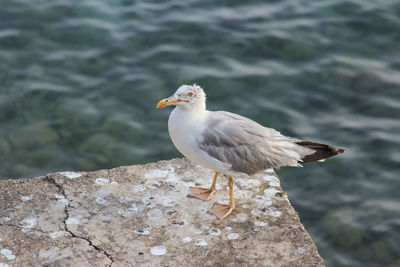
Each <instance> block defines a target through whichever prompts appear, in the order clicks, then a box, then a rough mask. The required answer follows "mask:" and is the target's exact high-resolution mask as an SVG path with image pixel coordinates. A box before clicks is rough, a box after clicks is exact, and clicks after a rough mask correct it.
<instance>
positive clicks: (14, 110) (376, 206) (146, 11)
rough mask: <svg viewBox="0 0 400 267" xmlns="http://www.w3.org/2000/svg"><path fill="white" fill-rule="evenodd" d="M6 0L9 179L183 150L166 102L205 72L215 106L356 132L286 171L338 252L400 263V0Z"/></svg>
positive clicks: (322, 132)
mask: <svg viewBox="0 0 400 267" xmlns="http://www.w3.org/2000/svg"><path fill="white" fill-rule="evenodd" d="M0 3H1V4H2V7H1V8H0V177H1V178H10V177H15V178H17V177H33V176H37V175H43V174H46V173H48V172H54V171H60V170H97V169H104V168H111V167H116V166H121V165H131V164H137V163H145V162H153V161H157V160H160V159H169V158H172V157H177V156H180V155H179V153H178V152H177V151H176V149H175V148H174V147H173V145H172V143H171V141H170V139H169V135H168V131H167V119H168V115H169V112H170V109H164V110H156V109H155V105H156V103H157V101H158V100H159V99H161V98H164V97H166V96H169V95H171V94H172V93H173V92H174V91H175V89H176V88H177V87H179V86H180V85H181V84H183V83H194V82H195V83H197V84H199V85H201V86H203V87H204V88H205V90H206V92H207V96H208V108H209V109H211V110H228V111H232V112H236V113H239V114H242V115H245V116H247V117H250V118H252V119H254V120H256V121H258V122H260V123H262V124H263V125H266V126H269V127H273V128H276V129H278V130H279V131H281V132H282V133H284V134H286V135H290V136H294V137H298V138H304V139H307V140H314V141H320V142H325V143H330V144H333V145H337V146H343V147H347V148H348V151H347V152H346V153H345V154H343V155H341V156H340V157H336V158H333V159H330V160H328V161H326V162H325V163H323V164H321V163H310V164H307V165H305V167H304V168H302V169H298V168H296V169H295V168H283V169H281V170H280V171H279V172H278V174H279V176H280V178H281V182H282V185H283V187H284V189H285V190H287V191H288V194H289V198H290V200H291V202H292V203H293V205H294V206H295V208H296V210H297V211H298V212H299V215H300V217H301V219H302V222H303V223H304V224H305V226H306V228H307V230H308V231H309V232H310V234H311V235H312V237H313V239H314V241H315V242H316V243H317V246H318V248H319V251H320V254H321V255H322V257H323V258H324V260H325V261H326V263H327V265H328V266H400V196H399V195H400V194H399V190H400V168H399V166H400V46H399V44H400V30H399V29H400V3H399V2H398V1H394V0H392V1H390V0H387V1H386V0H381V1H359V0H324V1H322V0H315V1H313V0H303V1H289V0H286V1H285V0H284V1H246V2H244V1H172V0H165V1H160V2H158V1H131V0H118V1H117V0H112V1H111V0H110V1H101V0H97V1H67V0H51V1H50V0H47V1H45V0H41V1H28V0H5V1H0ZM210 179H211V178H210ZM210 181H211V180H210ZM270 245H271V246H273V245H274V244H270Z"/></svg>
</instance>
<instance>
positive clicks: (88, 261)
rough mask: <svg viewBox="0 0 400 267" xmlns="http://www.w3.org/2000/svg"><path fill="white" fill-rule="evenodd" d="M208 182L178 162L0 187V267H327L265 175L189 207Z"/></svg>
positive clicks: (207, 175)
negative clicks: (215, 212) (223, 212)
mask: <svg viewBox="0 0 400 267" xmlns="http://www.w3.org/2000/svg"><path fill="white" fill-rule="evenodd" d="M212 178H213V172H212V171H210V170H207V169H204V168H202V167H200V166H193V165H191V164H190V163H189V162H188V161H187V160H185V159H174V160H170V161H160V162H157V163H152V164H147V165H135V166H128V167H119V168H115V169H111V170H101V171H96V172H60V173H53V174H49V175H47V176H45V177H37V178H34V179H31V180H24V179H20V180H5V181H0V203H1V205H0V266H7V265H9V266H42V265H47V266H324V262H323V261H322V259H321V257H320V256H319V255H318V251H317V248H316V246H315V245H314V243H313V241H312V240H311V238H310V236H309V235H308V233H307V232H306V231H305V229H304V227H303V225H302V224H301V223H300V220H299V217H298V215H297V213H296V212H295V211H294V209H293V207H292V206H291V205H290V203H289V201H288V199H287V197H286V194H285V192H283V191H282V189H281V188H280V186H279V180H278V179H277V177H276V175H275V173H274V172H273V171H272V170H267V171H266V172H264V173H260V174H258V175H255V176H254V177H251V178H244V177H234V178H235V198H236V206H237V208H236V210H235V211H234V212H233V213H232V214H231V215H230V216H229V217H228V218H226V219H224V220H222V221H220V220H218V219H216V217H214V216H212V215H210V214H208V213H207V211H208V210H210V209H211V207H212V204H213V203H214V202H216V201H218V202H220V203H228V202H229V201H228V200H229V194H228V191H227V189H228V188H227V179H226V178H225V177H221V178H220V179H219V181H218V185H217V189H218V190H219V191H218V192H217V193H216V195H215V196H214V198H213V199H212V200H211V201H210V202H203V201H201V200H198V199H193V198H187V195H188V194H189V187H190V186H202V187H209V186H210V185H211V182H212Z"/></svg>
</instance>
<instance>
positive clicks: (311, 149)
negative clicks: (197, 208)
mask: <svg viewBox="0 0 400 267" xmlns="http://www.w3.org/2000/svg"><path fill="white" fill-rule="evenodd" d="M170 105H175V106H176V107H175V108H174V110H173V111H172V112H171V114H170V116H169V119H168V131H169V135H170V137H171V140H172V142H173V143H174V145H175V147H176V148H177V149H178V150H179V152H181V153H182V154H183V155H184V156H185V157H186V158H188V159H189V160H190V161H191V162H192V163H194V164H199V165H201V166H203V167H205V168H208V169H211V170H213V171H215V175H214V179H213V182H212V185H211V188H209V189H208V188H200V187H191V188H190V191H191V194H190V195H189V197H193V198H197V199H200V200H203V201H209V200H211V199H212V197H213V195H214V194H215V192H216V191H217V190H216V188H215V187H216V183H217V178H218V175H219V174H224V175H226V176H228V177H229V182H228V185H229V195H230V204H229V205H224V204H220V203H214V205H213V207H212V209H211V211H210V212H209V213H210V214H213V215H215V216H217V217H218V218H219V219H221V220H222V219H224V218H226V217H227V216H228V215H229V214H231V213H232V211H233V210H234V209H235V200H234V196H233V186H234V181H233V177H235V176H239V175H241V176H243V175H244V176H245V177H249V176H251V175H253V174H256V173H258V172H261V171H263V170H266V169H269V168H275V169H278V168H280V167H282V166H294V167H301V163H305V162H311V161H324V160H325V159H326V158H329V157H332V156H335V155H337V154H339V153H343V152H344V151H345V149H344V148H338V147H334V146H330V145H325V144H319V143H315V142H310V141H303V140H299V139H296V138H291V137H286V136H284V135H282V134H280V133H279V132H278V131H276V130H274V129H271V128H267V127H264V126H262V125H260V124H258V123H257V122H255V121H253V120H250V119H248V118H245V117H243V116H240V115H237V114H234V113H230V112H226V111H208V110H206V94H205V93H204V91H203V89H202V88H201V87H200V86H198V85H196V84H194V85H182V86H180V87H179V88H178V90H177V91H176V92H175V93H174V94H173V95H172V96H170V97H168V98H165V99H162V100H161V101H159V102H158V104H157V108H164V107H166V106H170Z"/></svg>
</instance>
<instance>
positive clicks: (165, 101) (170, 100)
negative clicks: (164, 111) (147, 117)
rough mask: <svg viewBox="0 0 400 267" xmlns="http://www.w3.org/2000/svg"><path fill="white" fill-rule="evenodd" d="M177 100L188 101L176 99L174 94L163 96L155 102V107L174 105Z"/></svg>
mask: <svg viewBox="0 0 400 267" xmlns="http://www.w3.org/2000/svg"><path fill="white" fill-rule="evenodd" d="M179 102H188V101H186V100H181V99H176V98H175V97H174V96H171V97H168V98H164V99H162V100H160V102H158V104H157V108H165V107H166V106H171V105H176V104H177V103H179Z"/></svg>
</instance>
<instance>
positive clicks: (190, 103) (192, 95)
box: [157, 84, 206, 110]
mask: <svg viewBox="0 0 400 267" xmlns="http://www.w3.org/2000/svg"><path fill="white" fill-rule="evenodd" d="M171 105H175V106H177V107H178V108H182V109H203V110H205V109H206V94H205V93H204V91H203V89H202V88H201V87H200V86H198V85H196V84H193V85H182V86H181V87H179V88H178V90H176V92H175V94H173V95H172V96H170V97H168V98H165V99H162V100H161V101H160V102H158V104H157V108H164V107H166V106H171Z"/></svg>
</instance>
